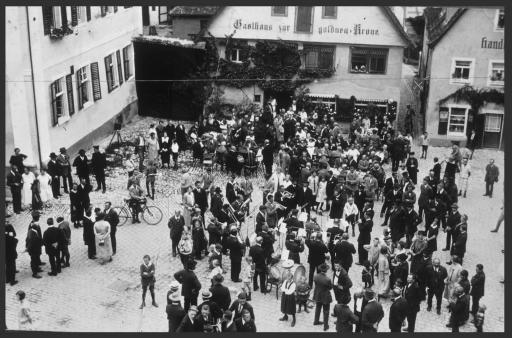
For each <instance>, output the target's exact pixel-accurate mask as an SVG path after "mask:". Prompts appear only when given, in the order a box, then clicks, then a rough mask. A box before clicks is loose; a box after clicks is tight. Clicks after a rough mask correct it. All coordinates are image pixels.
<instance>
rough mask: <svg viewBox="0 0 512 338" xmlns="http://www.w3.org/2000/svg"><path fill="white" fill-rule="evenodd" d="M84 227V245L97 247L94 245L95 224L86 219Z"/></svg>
mask: <svg viewBox="0 0 512 338" xmlns="http://www.w3.org/2000/svg"><path fill="white" fill-rule="evenodd" d="M83 227H84V233H83V238H84V243H85V244H86V245H95V244H94V237H95V235H94V222H93V221H92V220H91V219H89V218H87V217H84V219H83Z"/></svg>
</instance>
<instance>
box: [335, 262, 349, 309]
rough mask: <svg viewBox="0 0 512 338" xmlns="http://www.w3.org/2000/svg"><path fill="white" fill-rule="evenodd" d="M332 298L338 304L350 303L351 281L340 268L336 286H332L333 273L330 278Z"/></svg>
mask: <svg viewBox="0 0 512 338" xmlns="http://www.w3.org/2000/svg"><path fill="white" fill-rule="evenodd" d="M332 280H333V290H334V297H336V301H337V302H338V303H343V301H344V300H346V301H347V303H348V302H350V288H351V287H352V280H351V279H350V277H349V276H348V273H347V271H345V269H343V268H341V271H340V275H339V277H338V284H334V273H333V276H332Z"/></svg>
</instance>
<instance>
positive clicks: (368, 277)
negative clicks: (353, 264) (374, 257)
mask: <svg viewBox="0 0 512 338" xmlns="http://www.w3.org/2000/svg"><path fill="white" fill-rule="evenodd" d="M362 280H363V283H364V288H365V289H366V288H369V287H371V286H372V268H371V264H370V261H369V260H365V261H364V262H363V271H362Z"/></svg>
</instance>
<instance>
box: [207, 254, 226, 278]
mask: <svg viewBox="0 0 512 338" xmlns="http://www.w3.org/2000/svg"><path fill="white" fill-rule="evenodd" d="M212 265H213V269H212V271H211V272H210V274H209V275H208V279H209V280H212V279H213V277H215V276H217V275H222V274H223V273H224V271H223V270H222V267H221V266H220V263H219V261H218V260H217V259H214V260H213V261H212Z"/></svg>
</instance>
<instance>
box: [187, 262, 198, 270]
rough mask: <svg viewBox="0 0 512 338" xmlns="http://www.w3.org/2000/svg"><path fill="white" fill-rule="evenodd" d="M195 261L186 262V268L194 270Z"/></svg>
mask: <svg viewBox="0 0 512 338" xmlns="http://www.w3.org/2000/svg"><path fill="white" fill-rule="evenodd" d="M196 265H197V262H196V261H194V260H191V261H188V262H187V270H194V269H195V268H196Z"/></svg>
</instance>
